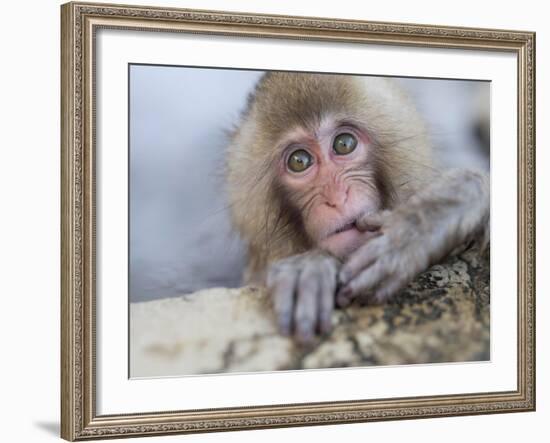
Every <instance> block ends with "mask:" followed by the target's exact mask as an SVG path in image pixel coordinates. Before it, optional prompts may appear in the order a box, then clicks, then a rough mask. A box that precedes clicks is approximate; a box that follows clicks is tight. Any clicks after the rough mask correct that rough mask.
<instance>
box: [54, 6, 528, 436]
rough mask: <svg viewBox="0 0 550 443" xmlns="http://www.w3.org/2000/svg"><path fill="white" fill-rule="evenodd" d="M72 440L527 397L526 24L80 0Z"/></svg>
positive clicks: (65, 367) (73, 150)
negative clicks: (517, 27) (485, 25)
mask: <svg viewBox="0 0 550 443" xmlns="http://www.w3.org/2000/svg"><path fill="white" fill-rule="evenodd" d="M61 23H62V37H61V38H62V41H61V48H62V60H61V73H62V97H61V101H62V119H61V121H62V127H61V133H62V137H61V139H62V147H61V151H62V177H61V188H62V189H61V200H62V205H61V206H62V214H61V215H62V236H61V237H62V256H61V260H62V276H61V278H62V294H61V300H62V302H61V321H62V324H61V328H62V334H61V340H62V343H61V349H62V366H61V386H62V391H61V409H62V414H61V417H62V422H61V434H62V437H63V438H65V439H67V440H70V441H74V440H86V439H94V438H108V437H129V436H146V435H159V434H175V433H195V432H207V431H226V430H238V429H260V428H270V427H282V426H303V425H321V424H335V423H352V422H366V421H377V420H395V419H405V418H423V417H442V416H459V415H471V414H489V413H497V412H519V411H533V410H534V409H535V280H534V279H535V268H534V263H535V99H534V97H535V34H534V33H532V32H526V31H505V30H492V29H470V28H453V27H446V26H437V25H417V24H402V23H400V24H397V23H379V22H363V21H353V20H339V19H338V20H336V19H334V20H332V19H326V18H323V19H321V18H306V17H288V16H268V15H257V14H248V13H227V12H218V11H197V10H184V9H167V8H157V7H142V6H140V7H136V6H124V5H106V4H92V3H80V2H76V3H75V2H72V3H67V4H65V5H63V6H62V7H61Z"/></svg>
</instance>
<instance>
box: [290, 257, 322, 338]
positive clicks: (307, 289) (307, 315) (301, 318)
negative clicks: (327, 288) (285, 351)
mask: <svg viewBox="0 0 550 443" xmlns="http://www.w3.org/2000/svg"><path fill="white" fill-rule="evenodd" d="M316 277H318V276H317V275H315V272H313V269H312V268H308V267H306V269H304V270H303V271H302V273H301V274H300V277H299V278H298V288H297V291H296V309H295V311H294V333H295V335H296V339H297V340H298V342H300V343H302V344H309V343H311V342H312V341H313V339H314V337H315V326H316V322H317V318H318V310H319V306H318V304H319V289H320V283H319V279H318V278H316Z"/></svg>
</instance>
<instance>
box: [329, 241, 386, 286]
mask: <svg viewBox="0 0 550 443" xmlns="http://www.w3.org/2000/svg"><path fill="white" fill-rule="evenodd" d="M384 246H385V239H384V236H380V237H377V238H374V239H372V240H371V241H369V242H368V243H366V244H364V245H363V246H361V247H360V248H359V249H357V251H355V252H354V253H352V254H351V256H350V257H349V258H348V260H347V261H346V262H345V263H344V264H343V265H342V268H341V269H340V272H339V274H338V281H339V282H340V284H341V285H344V286H345V285H347V284H348V282H349V281H350V280H351V279H353V278H355V277H356V276H357V275H358V274H359V273H360V272H361V271H363V270H364V269H366V268H368V267H369V266H371V265H373V264H374V262H375V261H376V260H377V259H378V257H380V255H381V250H382V249H383V248H384Z"/></svg>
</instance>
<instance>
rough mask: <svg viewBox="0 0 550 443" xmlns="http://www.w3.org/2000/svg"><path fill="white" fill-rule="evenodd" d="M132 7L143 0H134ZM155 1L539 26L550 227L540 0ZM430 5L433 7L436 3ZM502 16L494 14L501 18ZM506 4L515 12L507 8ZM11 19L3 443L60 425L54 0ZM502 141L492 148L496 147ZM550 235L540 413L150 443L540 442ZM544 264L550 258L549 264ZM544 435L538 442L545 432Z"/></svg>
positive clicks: (548, 39) (1, 233)
mask: <svg viewBox="0 0 550 443" xmlns="http://www.w3.org/2000/svg"><path fill="white" fill-rule="evenodd" d="M134 3H141V2H139V1H137V0H135V1H134ZM145 3H147V2H145ZM157 4H159V5H161V4H162V5H170V6H180V7H194V8H207V7H208V8H212V9H226V10H227V9H232V10H247V11H255V12H266V13H268V12H271V13H284V14H296V15H317V16H327V17H331V16H332V17H348V18H358V19H365V20H386V21H407V22H417V23H435V24H448V25H458V26H479V27H492V28H518V29H528V30H533V31H537V32H538V35H537V42H538V45H537V47H538V58H537V69H538V72H537V76H538V79H539V82H538V85H537V108H538V119H537V121H538V122H539V127H538V131H537V132H538V133H537V144H538V146H539V149H538V156H537V164H538V169H539V177H538V180H537V188H538V211H537V212H538V226H539V227H540V226H546V225H547V224H548V223H550V217H549V216H550V209H549V208H548V204H546V205H543V199H544V190H545V189H547V188H548V187H549V186H550V178H549V176H548V174H546V175H543V174H542V173H541V172H540V171H541V168H544V167H545V165H546V164H547V162H548V160H549V158H548V157H549V154H548V150H547V149H545V147H546V146H548V143H549V142H550V136H549V130H548V127H547V126H545V125H543V124H541V123H540V122H545V121H548V119H549V118H550V112H549V110H548V105H547V102H546V100H548V99H550V96H549V86H548V84H547V83H545V81H544V79H547V78H550V70H549V66H548V61H549V58H548V55H547V54H548V43H550V32H549V31H548V30H547V27H546V21H547V14H546V13H545V11H544V9H543V8H544V3H543V2H535V1H523V2H522V3H521V4H518V3H517V2H514V3H513V4H510V5H509V6H508V7H507V6H506V5H505V3H504V2H502V1H501V2H493V3H492V4H488V3H481V2H479V1H477V2H474V1H471V2H470V1H463V2H461V4H460V7H459V6H458V5H457V4H456V3H450V4H449V3H447V4H445V3H442V2H427V1H426V2H421V1H415V2H406V1H402V2H397V1H393V2H389V1H388V2H383V3H381V4H379V5H375V4H373V3H372V2H369V3H365V4H364V6H362V5H361V4H360V3H358V2H353V1H351V0H350V1H344V0H341V1H339V2H326V3H324V4H320V3H319V2H315V3H313V2H311V3H310V4H309V3H307V2H305V1H302V2H297V1H296V0H295V1H288V2H286V1H281V0H279V1H263V2H261V3H260V2H254V3H250V4H248V2H245V1H240V2H239V1H236V0H232V1H231V2H230V1H223V0H219V1H214V0H210V1H205V0H203V1H200V2H199V1H198V0H195V1H172V2H168V1H162V2H161V1H158V2H157ZM432 8H433V9H432ZM496 11H498V14H497V13H496ZM506 11H510V12H506ZM2 15H3V17H5V18H7V20H5V21H4V22H3V27H2V28H1V29H2V30H1V32H2V35H1V40H0V41H2V69H1V70H0V76H1V80H0V88H2V89H1V92H0V94H1V95H0V97H1V99H0V103H1V105H0V106H1V107H0V109H1V111H0V112H2V118H1V120H0V121H2V129H1V131H0V147H1V149H2V154H3V156H2V161H1V162H0V168H1V169H0V192H1V200H0V201H1V202H2V204H3V206H2V216H3V217H2V218H1V220H2V221H1V223H2V225H1V229H0V245H1V246H0V247H1V249H0V251H1V258H2V266H1V268H0V269H1V270H2V271H1V276H2V277H3V282H6V281H7V284H5V283H4V285H3V291H2V295H3V296H4V299H5V300H6V302H7V303H5V304H4V308H3V310H2V318H1V321H0V328H1V329H0V333H1V335H0V336H1V337H2V345H3V346H2V348H3V353H2V366H1V368H2V369H1V370H0V371H1V373H0V392H1V400H0V401H1V405H2V414H3V415H2V417H3V420H2V423H3V424H5V426H4V427H3V430H2V432H3V438H2V440H3V441H46V440H52V441H53V440H54V439H55V438H56V435H57V433H58V422H59V394H58V393H59V381H58V379H59V345H58V343H59V9H58V2H56V1H45V0H42V1H33V2H31V1H28V2H25V3H22V2H21V3H18V4H16V3H12V4H11V5H10V6H4V8H3V11H2ZM496 152H498V147H495V153H496ZM548 239H549V234H548V233H547V232H544V231H543V230H542V229H539V232H538V241H537V248H538V250H537V256H538V263H539V266H538V271H539V272H538V275H539V280H540V281H539V284H538V285H537V286H538V287H537V290H538V295H539V297H538V306H537V312H538V320H539V321H538V329H537V343H538V348H539V352H538V356H537V371H538V374H539V383H538V402H537V403H538V411H537V412H536V413H529V414H506V415H494V416H481V417H464V418H448V419H430V420H414V421H401V422H389V423H376V424H357V425H343V426H342V425H340V426H329V427H322V428H321V427H317V428H296V429H281V430H271V431H252V432H239V433H224V434H209V435H200V436H187V437H185V438H184V437H178V436H176V437H163V438H162V439H161V438H156V439H149V440H147V441H154V440H155V441H157V440H158V441H179V440H185V441H195V442H207V441H209V442H217V441H245V442H246V441H256V440H257V439H262V440H265V441H279V440H281V439H292V440H296V441H297V440H298V439H317V440H320V441H330V440H333V439H346V440H347V441H365V439H371V440H382V439H383V440H385V441H395V440H397V439H399V438H406V439H407V440H408V441H413V442H414V441H419V442H420V441H422V442H430V441H440V440H441V439H443V438H444V439H445V440H446V441H450V442H452V441H457V442H458V441H463V440H465V439H472V440H474V441H480V440H482V439H491V440H497V439H498V440H500V441H518V440H520V439H521V440H525V439H528V440H529V441H543V440H544V439H545V438H547V436H546V437H544V435H546V434H547V432H545V430H546V426H545V425H546V424H547V420H545V418H546V417H548V416H549V412H550V406H549V403H548V400H549V396H548V388H549V386H550V384H549V382H548V379H547V378H545V373H548V372H549V370H550V365H549V363H550V362H549V357H548V355H547V354H546V353H545V352H544V350H545V348H546V340H547V339H548V337H549V334H550V326H548V322H547V321H546V322H545V321H543V320H544V318H543V316H542V315H543V313H544V312H548V311H549V309H550V302H549V301H548V297H545V293H546V292H547V291H548V289H549V287H548V283H547V282H543V281H542V280H543V278H544V274H543V272H542V271H544V268H543V265H544V263H549V262H550V254H549V253H548V249H545V247H546V248H548ZM547 266H548V265H547ZM539 435H542V437H539Z"/></svg>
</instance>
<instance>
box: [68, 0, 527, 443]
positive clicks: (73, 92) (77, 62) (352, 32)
mask: <svg viewBox="0 0 550 443" xmlns="http://www.w3.org/2000/svg"><path fill="white" fill-rule="evenodd" d="M107 27H108V28H117V29H130V30H150V31H169V32H188V33H200V34H218V35H220V34H221V35H230V36H255V37H270V38H284V39H306V40H325V41H332V42H357V43H378V44H380V43H383V44H392V45H410V46H425V47H439V48H441V47H443V48H466V49H478V50H479V49H480V50H492V51H508V52H512V53H514V54H516V55H517V59H518V165H519V166H518V204H519V212H518V231H519V232H518V349H517V352H518V381H517V382H518V383H517V390H515V391H510V392H490V393H478V394H464V395H448V396H430V397H415V398H396V399H391V400H365V401H342V402H327V403H315V404H313V403H308V404H291V405H279V406H254V407H247V408H224V409H207V410H191V411H178V412H152V413H147V414H124V415H108V416H98V415H97V414H96V409H95V366H94V361H95V335H94V331H95V312H94V311H95V310H94V303H95V300H94V298H95V222H94V220H95V219H94V216H95V192H94V185H95V181H94V180H95V170H94V155H95V147H94V110H95V103H94V35H95V31H96V30H97V29H98V28H107ZM61 30H62V32H61V49H62V51H61V52H62V55H61V79H62V97H61V102H62V106H61V108H62V109H61V121H62V127H61V140H62V168H61V169H62V173H61V190H62V193H61V200H62V205H61V218H62V225H61V238H62V252H61V262H62V276H61V282H62V285H61V286H62V294H61V320H62V324H61V350H62V355H61V436H62V437H63V438H65V439H67V440H71V441H72V440H85V439H93V438H107V437H122V436H143V435H158V434H173V433H193V432H206V431H224V430H233V429H235V430H236V429H259V428H271V427H282V426H302V425H317V424H335V423H351V422H365V421H376V420H394V419H400V418H424V417H441V416H457V415H469V414H488V413H497V412H514V411H533V410H534V409H535V34H534V33H532V32H520V31H501V30H489V29H470V28H453V27H443V26H431V25H413V24H395V23H375V22H361V21H352V20H330V19H321V18H303V17H287V16H268V15H257V14H243V13H226V12H217V11H192V10H183V9H166V8H154V7H141V6H140V7H133V6H123V5H106V4H87V3H68V4H65V5H63V6H62V7H61Z"/></svg>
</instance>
